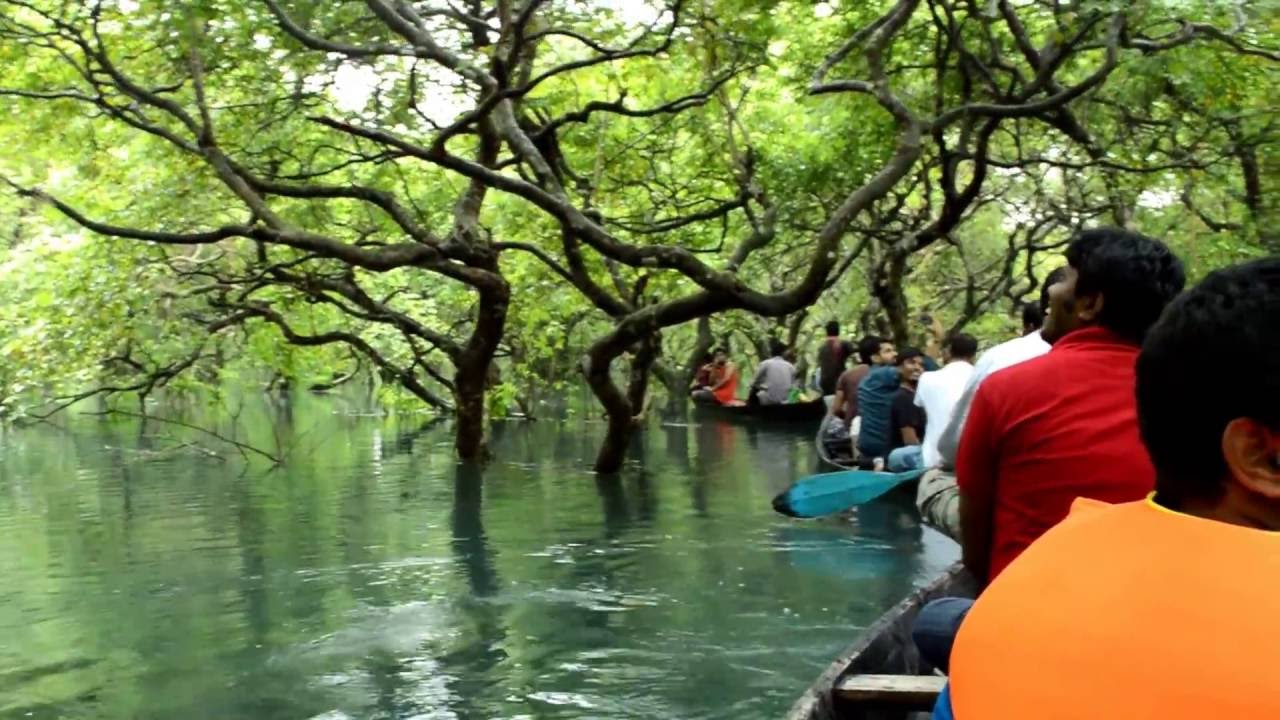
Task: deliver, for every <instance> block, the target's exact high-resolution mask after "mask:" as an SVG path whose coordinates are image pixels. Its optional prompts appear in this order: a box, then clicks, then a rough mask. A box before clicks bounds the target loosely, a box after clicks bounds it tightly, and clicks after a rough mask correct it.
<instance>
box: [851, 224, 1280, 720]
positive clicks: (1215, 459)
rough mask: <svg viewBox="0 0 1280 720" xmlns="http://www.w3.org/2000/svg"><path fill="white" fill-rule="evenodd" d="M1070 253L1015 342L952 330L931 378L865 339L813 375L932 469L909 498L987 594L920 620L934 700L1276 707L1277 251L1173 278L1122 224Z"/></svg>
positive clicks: (891, 452) (1279, 512)
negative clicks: (1228, 368)
mask: <svg viewBox="0 0 1280 720" xmlns="http://www.w3.org/2000/svg"><path fill="white" fill-rule="evenodd" d="M1065 259H1066V265H1065V266H1064V267H1062V268H1061V269H1059V270H1056V271H1054V272H1053V273H1052V274H1051V275H1050V276H1049V277H1048V278H1047V279H1046V281H1045V283H1044V286H1043V287H1042V289H1041V293H1040V303H1039V306H1038V307H1035V308H1028V310H1027V312H1026V313H1025V319H1026V321H1027V322H1026V324H1027V326H1028V328H1027V330H1028V332H1027V333H1026V334H1025V335H1023V336H1021V337H1018V338H1015V339H1013V340H1010V341H1008V342H1005V343H1002V344H999V345H996V346H995V347H992V348H990V349H988V350H987V351H986V352H985V353H983V354H982V355H981V356H979V357H978V358H977V359H976V361H975V357H974V356H975V355H976V354H977V353H976V351H977V347H976V343H975V342H974V341H973V338H971V337H968V336H964V335H956V336H952V337H950V338H948V339H946V340H945V342H944V343H943V347H944V353H943V358H942V359H943V360H944V362H945V364H944V365H943V366H942V367H941V368H940V369H939V370H937V371H933V372H922V369H923V368H922V367H921V364H920V362H919V358H920V354H919V353H918V352H917V351H914V350H903V351H901V352H895V348H894V347H893V345H892V344H891V343H889V342H887V341H885V340H884V339H881V338H876V337H869V338H864V339H863V341H861V342H859V343H858V347H857V352H858V355H859V360H860V362H859V364H858V365H857V366H855V367H853V368H850V369H848V370H846V371H844V372H843V373H842V374H841V375H840V376H839V377H838V378H837V380H836V383H835V386H834V387H833V388H831V389H832V395H833V396H834V398H833V399H834V402H833V413H836V414H838V415H839V416H840V417H841V418H842V419H843V420H844V421H845V424H846V425H851V426H853V430H854V432H852V433H851V436H852V440H851V443H852V444H853V446H854V447H856V449H857V451H858V453H859V454H860V455H861V456H863V457H864V458H871V461H872V462H873V463H874V464H876V465H879V464H881V463H883V464H884V465H885V466H887V467H888V468H889V469H890V470H894V469H905V468H912V467H914V468H921V469H927V473H926V474H925V475H924V476H923V477H922V478H921V481H920V484H919V486H918V491H917V498H916V500H917V504H918V506H919V508H920V511H921V513H922V515H923V516H924V518H925V519H926V521H927V522H929V523H931V524H933V525H935V526H937V527H938V528H940V529H942V530H943V531H945V532H948V533H949V534H951V535H952V536H953V537H955V538H956V539H957V540H958V541H959V542H960V544H961V546H962V555H963V562H964V564H965V566H966V567H967V568H968V570H969V571H970V572H971V573H972V574H973V575H974V577H975V578H976V579H977V580H978V583H979V586H980V587H982V588H983V589H982V591H981V592H980V593H979V595H978V597H977V599H976V600H971V599H962V598H944V599H940V600H935V601H934V602H932V603H930V604H929V605H927V606H925V608H923V609H922V611H921V612H920V614H919V616H918V618H917V620H916V624H915V627H914V629H913V638H914V641H915V643H916V645H917V646H918V648H919V650H920V652H921V655H922V656H923V657H925V658H926V659H927V660H929V662H930V663H931V664H932V665H934V666H935V667H937V668H939V669H941V670H943V671H945V672H947V673H948V685H947V690H946V691H944V693H943V694H942V696H941V697H940V698H939V701H938V704H937V706H936V708H935V711H934V716H935V718H959V719H960V720H971V719H974V718H982V719H984V720H985V719H988V718H1005V717H1009V718H1012V717H1035V718H1091V717H1125V718H1131V717H1133V718H1136V717H1142V718H1165V717H1188V718H1192V717H1194V718H1216V717H1258V718H1262V717H1268V718H1270V717H1280V694H1277V693H1276V692H1275V689H1274V681H1275V680H1277V679H1278V678H1280V671H1277V669H1276V661H1277V660H1280V654H1278V653H1277V649H1276V648H1278V647H1280V614H1278V613H1276V612H1274V609H1275V607H1276V604H1275V603H1276V600H1275V597H1274V595H1275V593H1274V588H1275V583H1274V582H1273V579H1274V577H1276V575H1275V573H1277V572H1280V534H1277V533H1278V532H1280V258H1275V257H1273V258H1269V259H1264V260H1258V261H1254V262H1250V263H1245V264H1242V265H1238V266H1235V267H1230V268H1226V269H1222V270H1218V271H1216V272H1214V273H1211V274H1210V275H1208V276H1207V277H1206V278H1204V279H1203V280H1202V281H1201V282H1200V283H1199V284H1198V285H1197V286H1195V287H1194V288H1193V289H1191V290H1188V291H1186V292H1184V291H1183V288H1184V284H1185V280H1186V278H1185V273H1184V269H1183V265H1182V262H1181V261H1180V260H1179V258H1178V257H1176V256H1175V254H1174V253H1173V252H1171V251H1170V249H1169V248H1168V247H1167V246H1166V245H1165V244H1164V243H1162V242H1160V241H1158V240H1155V239H1152V238H1149V237H1146V236H1143V235H1141V234H1137V233H1134V232H1130V231H1127V230H1122V229H1117V228H1099V229H1092V230H1087V231H1083V232H1080V233H1078V234H1077V235H1076V236H1075V237H1073V238H1072V240H1071V241H1070V243H1069V244H1068V246H1067V249H1066V252H1065ZM1037 311H1039V312H1037ZM1041 313H1043V317H1044V322H1043V326H1039V327H1037V325H1039V318H1038V316H1039V315H1041ZM1230 358H1235V359H1237V360H1239V361H1240V362H1241V364H1242V368H1241V370H1242V371H1243V373H1242V375H1241V376H1239V377H1237V378H1236V380H1237V381H1238V382H1236V384H1235V385H1233V386H1229V385H1230V383H1226V382H1225V381H1226V380H1227V379H1229V378H1228V377H1222V378H1219V377H1218V375H1217V373H1218V369H1219V368H1221V367H1223V365H1224V360H1227V363H1226V364H1227V365H1230V364H1231V362H1230ZM1229 374H1230V373H1229ZM1220 379H1221V380H1222V381H1223V382H1218V380H1220ZM922 430H923V432H922Z"/></svg>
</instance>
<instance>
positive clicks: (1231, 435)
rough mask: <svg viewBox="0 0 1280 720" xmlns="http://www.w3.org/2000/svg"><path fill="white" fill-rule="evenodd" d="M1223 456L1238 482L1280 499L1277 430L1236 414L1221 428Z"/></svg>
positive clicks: (1259, 493)
mask: <svg viewBox="0 0 1280 720" xmlns="http://www.w3.org/2000/svg"><path fill="white" fill-rule="evenodd" d="M1222 457H1223V459H1224V460H1226V463H1227V469H1228V470H1230V472H1231V476H1232V477H1233V478H1235V481H1236V482H1237V483H1239V484H1240V485H1242V486H1244V487H1245V488H1246V489H1248V490H1249V491H1251V492H1253V493H1255V494H1257V495H1261V496H1262V497H1265V498H1267V499H1268V500H1273V501H1280V433H1277V432H1273V431H1272V430H1271V429H1270V428H1268V427H1266V426H1265V425H1263V424H1262V423H1260V422H1258V421H1257V420H1252V419H1249V418H1236V419H1235V420H1232V421H1231V422H1230V423H1228V424H1227V428H1226V429H1225V430H1223V432H1222Z"/></svg>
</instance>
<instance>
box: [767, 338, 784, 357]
mask: <svg viewBox="0 0 1280 720" xmlns="http://www.w3.org/2000/svg"><path fill="white" fill-rule="evenodd" d="M786 351H787V344H786V343H784V342H782V341H781V340H779V339H778V338H769V356H770V357H777V356H778V355H781V354H783V353H785V352H786Z"/></svg>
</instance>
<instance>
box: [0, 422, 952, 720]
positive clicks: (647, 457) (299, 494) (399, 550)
mask: <svg viewBox="0 0 1280 720" xmlns="http://www.w3.org/2000/svg"><path fill="white" fill-rule="evenodd" d="M62 422H64V424H65V427H64V428H63V429H55V428H51V427H48V426H43V427H37V428H32V429H26V430H21V431H12V430H10V431H5V432H4V434H3V435H0V577H2V578H3V584H0V637H3V638H4V641H3V643H0V716H2V717H6V718H9V717H12V718H109V719H122V720H123V719H125V718H129V719H135V718H139V719H140V718H157V719H158V718H166V719H167V718H184V719H186V718H270V719H277V718H279V719H281V720H284V719H289V720H295V719H296V720H304V719H307V718H314V719H317V720H321V719H323V720H342V719H345V718H511V719H515V718H776V717H780V716H781V715H782V714H783V713H784V712H785V710H786V709H787V707H788V706H789V705H790V704H791V702H792V701H793V700H794V699H795V697H796V696H797V695H799V693H800V692H801V691H802V690H803V689H804V688H805V687H806V686H807V685H808V684H809V682H810V681H811V680H812V679H813V678H814V677H815V676H816V675H817V674H818V673H819V672H820V671H821V669H822V668H823V667H824V666H825V665H826V663H827V662H828V661H829V660H830V659H831V658H832V657H833V656H834V655H835V653H836V652H837V651H838V650H839V649H840V648H841V647H842V646H844V645H845V644H847V643H848V641H849V640H850V639H851V638H852V637H853V636H854V635H855V633H856V632H857V631H858V629H859V628H860V627H862V626H865V625H866V624H868V623H869V622H871V621H872V620H873V619H874V618H875V617H877V616H878V615H879V614H880V613H881V612H883V611H884V610H885V609H886V608H888V607H889V606H890V605H892V604H893V603H894V602H896V601H897V600H898V599H899V598H901V597H902V596H903V595H904V594H905V593H906V592H907V591H909V590H910V589H911V588H912V587H913V586H916V585H919V584H921V583H923V582H925V581H927V580H928V578H929V577H931V576H932V575H934V574H936V573H937V572H938V571H939V570H940V569H941V568H942V567H944V566H945V565H946V564H947V563H948V562H950V561H951V560H952V559H953V558H954V556H955V549H954V546H953V545H952V544H950V542H949V541H946V540H943V539H942V538H941V537H940V536H937V535H936V534H934V533H932V532H931V531H930V532H927V533H926V532H924V531H922V530H921V528H920V527H919V525H918V523H917V520H916V517H915V515H914V514H913V513H912V511H911V510H910V508H909V505H908V504H906V503H903V502H897V503H894V502H888V503H877V504H875V505H872V506H868V507H867V508H864V509H863V510H862V511H861V512H860V513H859V514H858V515H856V516H855V517H853V518H846V519H843V520H840V521H830V522H799V521H794V520H788V519H786V518H782V517H779V516H777V515H775V514H774V513H773V512H772V511H771V510H770V507H769V499H770V497H771V496H772V495H773V494H774V493H775V492H777V491H778V490H780V489H781V488H782V487H784V486H785V485H786V484H787V483H788V482H789V481H790V480H792V479H793V478H795V477H797V476H799V475H803V474H807V473H809V472H812V471H813V470H814V466H813V462H814V461H813V451H812V448H811V446H810V444H809V436H808V435H806V434H804V433H791V434H788V433H776V432H775V433H767V432H755V431H751V430H749V429H744V428H739V427H733V426H728V425H720V424H714V423H708V424H697V423H696V422H695V423H693V424H691V425H661V424H659V423H657V422H655V423H654V424H653V425H652V426H651V427H650V429H649V430H648V431H647V432H646V433H645V436H644V437H643V438H642V440H641V442H640V445H639V447H638V449H637V452H636V458H637V460H636V462H635V463H634V464H633V465H632V466H631V467H629V468H628V469H627V471H626V472H625V473H624V474H623V475H622V477H621V478H619V479H616V480H612V481H601V480H597V479H596V478H595V477H594V476H593V475H592V474H591V473H589V472H588V471H587V466H588V461H589V459H590V458H591V457H592V455H593V453H594V451H595V443H596V439H597V438H598V436H599V432H600V426H599V425H598V424H596V423H591V422H584V421H581V420H577V421H569V422H567V423H547V422H542V423H532V424H522V423H497V424H496V425H495V428H494V436H493V448H494V452H495V456H496V458H495V460H494V461H493V462H492V463H491V464H490V465H489V466H488V467H486V468H484V469H483V470H476V469H474V468H468V467H460V466H458V465H457V464H456V463H455V462H454V461H453V460H452V458H451V454H450V449H449V442H450V437H449V434H448V429H447V427H443V426H440V427H436V428H425V429H420V428H418V427H416V426H415V425H416V422H417V421H412V422H410V421H403V420H401V421H398V422H397V421H393V420H385V419H381V418H377V417H357V416H352V415H347V414H344V413H343V411H342V405H341V404H329V402H328V401H322V400H306V401H305V402H303V403H302V404H300V405H299V406H298V407H295V408H294V411H293V413H292V418H291V419H290V420H289V421H288V422H282V421H279V420H278V421H277V422H276V424H275V425H273V426H271V427H270V428H269V429H268V428H267V427H266V426H265V425H263V424H262V423H259V424H258V427H259V430H258V431H257V432H256V433H253V437H252V438H248V437H246V436H244V435H242V436H241V437H242V438H245V439H254V440H255V444H257V443H258V442H261V443H266V444H270V445H271V446H272V447H286V448H291V449H292V455H291V459H290V462H289V464H288V465H287V466H286V467H285V468H284V469H281V470H275V471H271V472H268V471H266V470H265V469H264V468H261V467H258V466H256V465H250V466H248V467H247V468H246V465H245V463H243V462H242V461H241V460H240V459H239V457H238V456H237V455H236V454H235V453H234V452H228V451H227V449H226V447H225V446H219V445H218V444H217V443H216V442H214V441H210V440H204V439H200V438H198V437H196V436H193V435H191V434H190V433H185V432H183V431H181V430H180V429H176V428H173V427H164V426H155V425H152V426H149V427H147V428H145V429H143V430H141V432H140V429H139V427H138V425H137V424H136V423H134V422H124V421H115V422H106V421H102V420H99V419H95V418H87V417H83V416H81V417H74V416H72V417H68V418H65V419H64V420H63V421H62ZM183 442H195V443H197V444H199V445H200V446H202V447H204V448H206V449H208V450H216V451H217V452H219V453H221V454H222V457H213V456H211V455H209V454H207V453H206V452H204V451H203V450H200V449H198V448H195V447H193V446H185V447H184V446H181V444H182V443H183Z"/></svg>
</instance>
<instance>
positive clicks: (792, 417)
mask: <svg viewBox="0 0 1280 720" xmlns="http://www.w3.org/2000/svg"><path fill="white" fill-rule="evenodd" d="M693 407H694V409H695V411H696V412H697V413H698V414H699V415H701V416H703V417H708V418H716V419H721V420H732V421H747V422H760V423H774V422H776V423H816V422H821V420H822V418H823V417H824V416H826V414H827V405H826V403H824V402H823V401H822V398H818V399H816V400H805V401H802V402H796V403H786V404H783V405H720V404H718V403H712V402H703V401H695V402H694V404H693Z"/></svg>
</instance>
